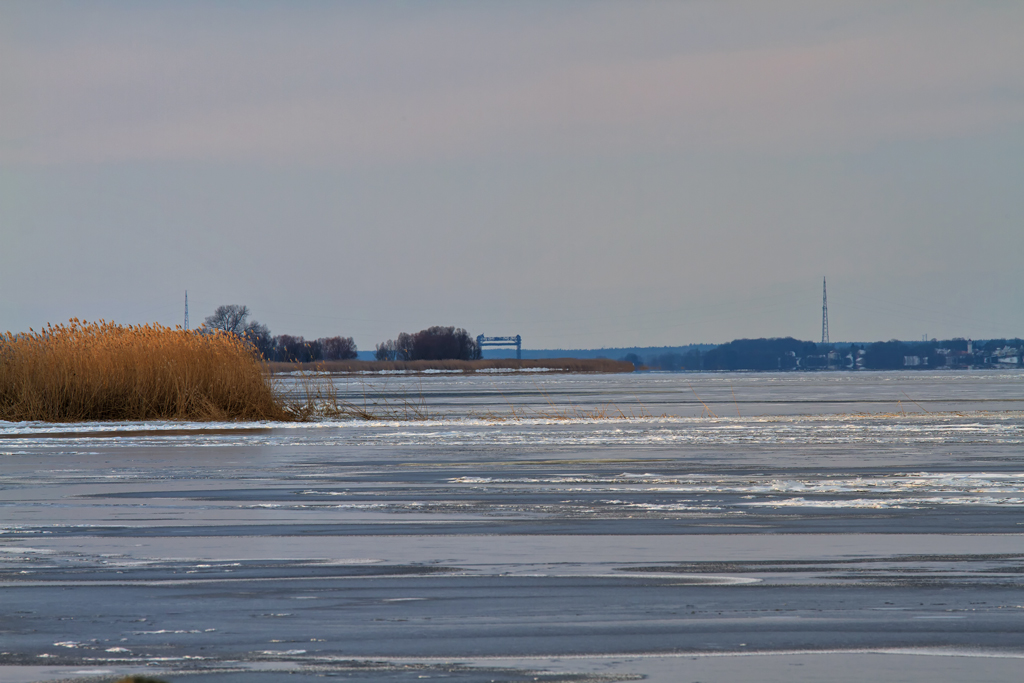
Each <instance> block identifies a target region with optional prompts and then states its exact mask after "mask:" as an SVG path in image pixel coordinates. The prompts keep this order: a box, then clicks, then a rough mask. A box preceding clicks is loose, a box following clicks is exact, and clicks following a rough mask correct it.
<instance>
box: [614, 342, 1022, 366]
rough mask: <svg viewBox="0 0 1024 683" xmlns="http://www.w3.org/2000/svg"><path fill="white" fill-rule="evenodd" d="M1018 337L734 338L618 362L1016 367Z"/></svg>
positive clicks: (1019, 347)
mask: <svg viewBox="0 0 1024 683" xmlns="http://www.w3.org/2000/svg"><path fill="white" fill-rule="evenodd" d="M1022 353H1024V341H1022V340H1021V339H1019V338H1014V339H989V340H984V341H976V342H972V341H970V340H967V339H947V340H942V341H940V340H937V339H933V340H931V341H922V342H903V341H897V340H892V341H886V342H874V343H867V344H862V343H837V344H816V343H815V342H810V341H800V340H799V339H794V338H792V337H781V338H771V339H736V340H733V341H731V342H729V343H727V344H722V345H720V346H716V347H713V348H710V349H708V350H705V351H702V350H701V349H699V348H693V349H690V350H688V351H686V352H685V353H662V354H656V355H651V356H647V357H645V358H644V357H640V356H639V355H638V354H635V353H629V354H626V355H625V356H623V357H622V358H621V359H620V360H627V361H630V362H632V363H633V365H634V366H636V367H637V369H648V370H676V371H678V370H704V371H715V370H823V369H833V370H842V369H847V370H857V369H865V370H901V369H904V368H906V369H914V370H926V369H934V368H953V367H955V368H968V367H991V368H995V367H1004V368H1005V367H1021V366H1022V364H1024V358H1022V357H1021V356H1022Z"/></svg>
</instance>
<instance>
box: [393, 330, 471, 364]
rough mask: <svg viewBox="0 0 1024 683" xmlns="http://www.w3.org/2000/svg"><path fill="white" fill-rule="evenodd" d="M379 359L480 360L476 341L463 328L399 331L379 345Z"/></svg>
mask: <svg viewBox="0 0 1024 683" xmlns="http://www.w3.org/2000/svg"><path fill="white" fill-rule="evenodd" d="M375 348H376V352H375V354H374V357H375V358H376V359H377V360H479V359H480V358H482V354H481V351H480V347H479V346H478V345H477V343H476V340H475V339H473V337H471V336H470V335H469V333H468V332H466V330H464V329H462V328H461V327H441V326H434V327H428V328H427V329H425V330H420V331H419V332H415V333H413V334H409V333H408V332H400V333H399V334H398V336H397V337H395V338H394V339H388V340H387V341H384V342H381V343H380V344H377V346H376V347H375Z"/></svg>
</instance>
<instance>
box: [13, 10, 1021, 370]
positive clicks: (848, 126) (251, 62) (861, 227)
mask: <svg viewBox="0 0 1024 683" xmlns="http://www.w3.org/2000/svg"><path fill="white" fill-rule="evenodd" d="M1021 36H1024V3H1021V2H1011V1H1007V2H997V1H991V2H977V1H965V2H941V1H935V0H929V1H925V2H900V1H891V2H869V1H865V0H856V1H851V2H827V3H824V2H818V1H809V2H795V1H787V0H776V1H773V2H762V1H759V0H754V1H751V2H738V1H737V2H732V1H729V0H709V1H686V0H678V1H672V2H645V1H643V0H631V1H630V2H622V1H617V2H601V1H600V0H586V1H581V2H573V1H568V0H566V1H559V0H543V1H540V2H531V1H529V0H517V1H516V2H429V3H425V2H342V1H338V2H315V1H312V0H310V1H288V2H259V1H251V2H241V1H238V2H216V1H211V2H207V1H203V2H189V1H187V0H185V1H176V2H169V1H168V2H146V3H139V2H103V1H100V0H97V1H95V2H88V3H82V2H53V1H50V0H30V1H20V0H4V2H3V3H0V330H10V331H13V332H18V331H24V330H28V329H29V328H34V329H39V328H40V327H41V326H43V325H45V324H46V323H48V322H52V323H57V322H63V321H66V320H67V319H69V318H71V317H77V318H80V319H86V320H96V319H101V318H102V319H105V320H113V321H115V322H119V323H125V324H136V323H143V322H159V323H162V324H165V325H175V324H181V323H182V319H183V308H184V297H185V292H186V290H187V291H188V298H189V313H190V318H191V322H192V325H193V326H195V325H196V324H197V323H199V322H201V321H202V320H203V318H204V317H205V316H207V315H209V314H210V313H212V312H213V310H214V309H215V308H216V307H217V306H218V305H221V304H244V305H247V306H248V307H249V308H250V309H251V311H252V313H253V317H254V318H255V319H256V320H258V321H260V322H262V323H264V324H266V325H267V326H268V327H269V328H270V329H271V331H272V332H273V333H274V334H283V333H287V334H293V335H302V336H305V337H307V338H316V337H323V336H335V335H343V336H352V337H354V338H355V341H356V343H357V344H358V346H359V348H360V349H364V350H372V348H373V346H374V344H376V343H378V342H381V341H384V340H385V339H389V338H393V337H394V336H396V335H397V333H398V332H401V331H408V332H414V331H416V330H419V329H423V328H425V327H428V326H431V325H455V326H457V327H464V328H466V329H467V330H468V331H469V332H470V333H471V334H473V335H476V334H481V333H483V334H487V335H490V336H498V335H500V336H505V335H515V334H520V335H522V337H523V344H524V346H525V347H527V348H597V347H614V346H661V345H683V344H688V343H721V342H725V341H729V340H730V339H734V338H744V337H745V338H751V337H773V336H794V337H797V338H800V339H809V340H814V341H817V340H819V339H820V336H821V303H822V302H821V294H822V278H823V277H827V279H828V304H829V308H828V310H829V329H830V338H831V340H832V341H873V340H887V339H894V338H895V339H907V340H914V339H921V338H922V337H924V336H927V337H928V338H932V337H937V338H939V339H943V338H950V337H969V338H974V339H988V338H996V337H1013V336H1024V288H1022V280H1024V40H1022V39H1021Z"/></svg>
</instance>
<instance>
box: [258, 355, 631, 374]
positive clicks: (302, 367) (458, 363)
mask: <svg viewBox="0 0 1024 683" xmlns="http://www.w3.org/2000/svg"><path fill="white" fill-rule="evenodd" d="M267 366H268V368H269V369H270V371H271V372H272V373H274V374H284V373H292V372H307V373H308V372H327V373H330V374H336V375H356V374H364V373H381V374H384V373H408V374H425V373H430V372H437V371H444V372H450V373H452V374H456V373H463V374H473V373H476V372H487V371H495V370H497V371H501V370H507V371H510V372H515V371H520V372H521V371H527V372H530V371H533V372H538V371H540V372H556V373H576V372H579V373H621V372H633V369H634V368H633V364H632V363H628V362H626V361H618V360H611V359H608V358H543V359H528V360H518V359H515V358H495V359H484V360H410V361H377V360H331V361H316V362H312V363H280V362H271V363H267Z"/></svg>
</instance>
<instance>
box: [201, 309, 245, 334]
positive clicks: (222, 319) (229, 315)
mask: <svg viewBox="0 0 1024 683" xmlns="http://www.w3.org/2000/svg"><path fill="white" fill-rule="evenodd" d="M248 319H249V307H248V306H239V305H238V304H228V305H227V306H218V307H217V310H216V311H214V312H213V315H210V316H207V317H206V321H205V322H204V323H203V324H204V325H206V326H207V327H208V328H210V329H211V330H224V331H225V332H231V333H232V334H237V335H239V336H241V335H242V334H244V333H245V327H246V322H247V321H248Z"/></svg>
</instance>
